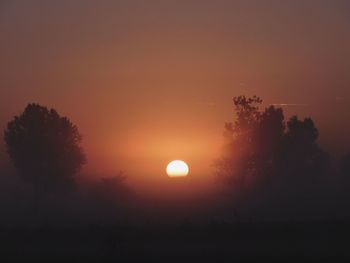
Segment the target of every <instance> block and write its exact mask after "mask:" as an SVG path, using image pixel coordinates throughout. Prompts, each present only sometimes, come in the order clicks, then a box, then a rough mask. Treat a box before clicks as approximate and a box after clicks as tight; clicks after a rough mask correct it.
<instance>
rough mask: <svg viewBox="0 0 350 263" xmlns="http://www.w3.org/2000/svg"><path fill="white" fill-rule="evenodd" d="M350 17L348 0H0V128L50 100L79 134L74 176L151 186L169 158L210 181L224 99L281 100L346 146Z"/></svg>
mask: <svg viewBox="0 0 350 263" xmlns="http://www.w3.org/2000/svg"><path fill="white" fill-rule="evenodd" d="M262 2H263V3H262ZM349 12H350V5H349V4H348V1H345V0H344V1H342V0H335V1H272V0H270V1H258V0H255V1H253V0H252V1H243V0H242V1H224V0H218V1H208V0H202V1H193V0H189V1H134V0H131V1H126V0H125V1H108V0H102V1H90V0H89V1H83V0H80V1H68V0H64V1H55V2H54V1H44V0H33V1H16V0H15V1H1V3H0V58H1V59H0V81H1V82H0V87H1V88H0V127H2V128H3V127H4V126H5V123H6V121H7V120H9V119H10V118H12V117H13V116H14V115H15V114H18V113H20V111H21V110H23V108H24V107H25V105H26V104H27V103H28V102H38V103H41V104H43V105H46V106H49V107H54V108H55V109H57V110H58V111H59V113H61V114H63V115H67V116H69V117H70V118H71V119H72V121H73V122H74V123H76V124H77V125H78V126H79V128H80V131H81V133H82V134H83V135H84V142H83V144H84V148H85V150H86V152H87V155H88V160H89V163H88V165H87V166H86V167H85V172H89V173H93V174H102V175H104V174H112V173H114V172H116V171H119V170H123V171H125V172H126V173H127V174H128V175H129V181H130V182H131V183H132V184H134V185H138V186H141V187H142V186H147V187H145V188H148V189H152V187H151V188H149V187H150V186H152V185H155V184H159V185H163V186H164V185H167V184H168V183H169V181H168V179H167V178H166V175H165V172H164V171H165V166H166V164H167V162H168V161H170V160H172V159H184V160H186V161H187V162H188V163H189V165H190V169H191V176H192V179H191V180H197V181H196V184H198V183H199V182H200V181H203V180H204V181H205V180H208V178H210V175H211V174H212V168H211V164H212V160H213V159H214V158H215V157H216V156H217V155H218V153H219V150H220V146H221V144H222V131H223V125H224V122H225V121H229V120H230V119H231V118H232V117H233V115H232V108H231V97H232V96H235V95H240V94H245V95H252V94H257V95H259V96H261V97H262V98H263V99H264V100H265V104H274V103H277V104H279V103H283V104H284V103H285V104H292V105H286V106H284V108H285V110H286V113H287V115H288V116H290V114H294V113H297V114H299V115H300V116H313V117H314V119H315V120H316V122H317V125H318V127H319V128H320V130H321V139H322V141H323V143H324V145H326V146H327V147H329V148H331V150H336V149H338V148H339V149H340V150H343V149H345V148H346V147H348V148H349V147H350V141H349V139H348V137H347V136H348V134H349V132H350V124H349V119H350V106H349V105H350V75H349V72H348V70H349V68H350V49H349V46H350V20H349V16H348V14H349ZM334 137H336V138H337V139H339V141H340V142H339V143H335V142H334V140H333V139H332V138H334ZM341 140H342V141H341ZM196 178H197V179H196ZM210 180H211V179H210ZM165 189H167V188H165ZM165 191H166V190H165Z"/></svg>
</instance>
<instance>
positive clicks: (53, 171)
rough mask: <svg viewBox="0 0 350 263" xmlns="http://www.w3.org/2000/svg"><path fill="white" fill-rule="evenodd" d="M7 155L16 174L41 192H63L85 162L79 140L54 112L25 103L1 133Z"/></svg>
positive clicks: (75, 129)
mask: <svg viewBox="0 0 350 263" xmlns="http://www.w3.org/2000/svg"><path fill="white" fill-rule="evenodd" d="M4 137H5V142H6V146H7V152H8V154H9V156H10V158H11V160H12V161H13V163H14V165H15V167H16V168H17V170H18V172H19V175H20V176H21V177H22V178H23V179H24V180H25V181H27V182H30V183H33V184H34V185H35V186H37V187H39V188H40V189H41V190H43V189H46V190H51V189H67V188H69V187H72V186H73V184H74V178H73V176H74V174H76V173H77V172H78V171H79V169H80V168H81V166H82V165H83V164H84V163H85V160H86V159H85V155H84V153H83V151H82V149H81V147H80V143H81V140H82V137H81V135H80V133H79V131H78V128H77V127H76V126H75V125H73V124H72V123H71V121H70V120H69V119H68V118H67V117H61V116H60V115H59V114H58V113H57V112H56V111H55V110H54V109H48V108H46V107H43V106H40V105H38V104H28V106H27V107H26V108H25V110H24V112H23V113H22V114H21V115H20V116H16V117H15V118H14V119H13V120H12V121H10V122H9V123H8V125H7V129H6V130H5V136H4Z"/></svg>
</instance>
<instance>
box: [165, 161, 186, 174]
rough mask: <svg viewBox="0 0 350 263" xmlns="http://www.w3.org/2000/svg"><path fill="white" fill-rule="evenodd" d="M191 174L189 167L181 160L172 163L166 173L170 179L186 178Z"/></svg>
mask: <svg viewBox="0 0 350 263" xmlns="http://www.w3.org/2000/svg"><path fill="white" fill-rule="evenodd" d="M188 172H189V168H188V165H187V164H186V163H185V162H184V161H181V160H174V161H171V162H170V163H169V164H168V166H167V167H166V173H167V174H168V176H169V177H184V176H187V175H188Z"/></svg>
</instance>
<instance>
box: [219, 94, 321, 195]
mask: <svg viewBox="0 0 350 263" xmlns="http://www.w3.org/2000/svg"><path fill="white" fill-rule="evenodd" d="M233 103H234V109H235V113H236V121H235V122H234V123H226V124H225V132H224V135H225V137H226V139H227V140H228V141H227V144H226V146H225V149H224V154H223V155H222V156H221V158H220V159H218V160H217V161H216V163H215V166H216V174H217V175H218V177H219V178H220V179H221V180H223V181H225V182H234V183H235V185H236V186H239V188H240V189H242V187H243V186H244V184H245V183H246V182H254V183H257V182H261V181H266V180H267V179H269V178H272V176H281V175H285V176H288V175H291V176H295V177H297V176H298V175H299V176H302V175H316V174H322V173H324V172H325V171H326V168H327V164H328V155H327V154H326V153H325V152H324V151H323V150H322V149H321V148H320V147H319V146H318V144H317V138H318V131H317V129H316V127H315V125H314V123H313V121H312V120H311V119H310V118H307V119H305V120H304V121H300V120H298V118H297V117H292V118H291V119H290V120H289V121H288V123H287V125H286V124H285V122H284V115H283V110H282V109H281V108H276V107H274V106H270V107H268V108H266V109H265V110H264V111H260V110H259V105H260V104H261V103H262V100H261V99H260V98H259V97H256V96H254V97H251V98H246V97H245V96H239V97H235V98H233ZM286 126H287V129H286Z"/></svg>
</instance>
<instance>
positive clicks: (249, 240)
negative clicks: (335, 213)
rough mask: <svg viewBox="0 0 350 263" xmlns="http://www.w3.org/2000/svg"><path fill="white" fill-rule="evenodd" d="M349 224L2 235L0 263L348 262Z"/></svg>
mask: <svg viewBox="0 0 350 263" xmlns="http://www.w3.org/2000/svg"><path fill="white" fill-rule="evenodd" d="M349 241H350V223H347V222H321V223H320V222H318V223H288V224H287V223H284V224H282V223H249V224H248V223H244V224H243V223H235V224H225V223H213V224H207V225H194V224H190V223H185V224H179V225H157V226H156V225H144V226H128V225H123V226H122V225H115V226H90V227H80V228H79V227H74V228H73V227H60V228H57V227H55V228H53V227H40V228H12V229H9V228H3V229H1V254H2V256H1V258H3V259H10V260H11V261H21V262H29V261H30V262H38V261H45V262H65V261H67V260H75V262H78V260H79V262H80V261H81V262H105V261H107V262H109V261H111V262H112V261H113V262H135V261H137V262H146V261H145V259H147V262H152V261H154V262H227V261H228V262H246V261H260V260H262V259H265V260H268V262H271V261H275V260H276V261H279V262H319V261H324V260H327V261H331V262H339V260H346V261H347V262H349V260H350V247H349V244H350V242H349Z"/></svg>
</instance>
